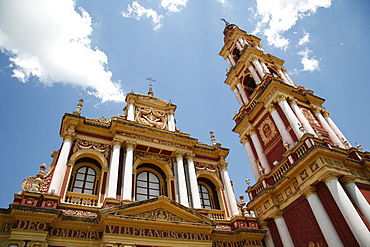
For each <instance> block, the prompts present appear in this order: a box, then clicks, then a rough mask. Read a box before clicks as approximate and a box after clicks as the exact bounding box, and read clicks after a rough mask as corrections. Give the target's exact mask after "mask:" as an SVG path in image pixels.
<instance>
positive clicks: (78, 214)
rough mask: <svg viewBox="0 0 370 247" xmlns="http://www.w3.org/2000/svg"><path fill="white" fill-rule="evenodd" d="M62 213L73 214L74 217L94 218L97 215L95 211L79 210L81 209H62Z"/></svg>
mask: <svg viewBox="0 0 370 247" xmlns="http://www.w3.org/2000/svg"><path fill="white" fill-rule="evenodd" d="M62 213H63V215H67V216H75V217H83V218H92V219H96V218H97V217H98V214H97V213H94V212H89V211H81V210H72V209H63V210H62Z"/></svg>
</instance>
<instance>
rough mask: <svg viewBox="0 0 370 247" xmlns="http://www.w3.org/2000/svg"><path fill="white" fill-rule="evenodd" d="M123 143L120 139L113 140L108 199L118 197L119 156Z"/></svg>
mask: <svg viewBox="0 0 370 247" xmlns="http://www.w3.org/2000/svg"><path fill="white" fill-rule="evenodd" d="M121 143H122V141H120V140H118V139H114V140H113V145H114V146H113V151H112V155H111V157H110V165H109V178H108V189H107V195H106V197H107V198H116V197H117V183H118V175H119V174H118V168H119V156H120V150H121Z"/></svg>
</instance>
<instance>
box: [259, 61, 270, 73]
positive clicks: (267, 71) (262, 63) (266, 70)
mask: <svg viewBox="0 0 370 247" xmlns="http://www.w3.org/2000/svg"><path fill="white" fill-rule="evenodd" d="M261 65H262V68H263V69H264V70H265V72H266V73H269V74H271V72H270V70H269V68H267V66H266V64H265V63H264V62H261Z"/></svg>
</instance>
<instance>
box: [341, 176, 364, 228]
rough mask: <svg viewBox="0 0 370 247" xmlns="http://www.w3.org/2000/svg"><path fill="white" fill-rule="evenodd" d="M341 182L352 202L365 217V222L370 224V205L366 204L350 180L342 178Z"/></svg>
mask: <svg viewBox="0 0 370 247" xmlns="http://www.w3.org/2000/svg"><path fill="white" fill-rule="evenodd" d="M346 178H347V179H346ZM342 181H343V183H344V184H345V186H346V189H347V191H348V192H349V194H350V195H351V197H352V199H353V201H354V202H355V203H356V205H357V207H358V208H359V209H360V211H361V213H362V215H363V216H364V217H365V219H366V221H367V222H368V223H370V205H369V203H368V202H367V200H366V198H365V197H364V195H363V194H362V192H361V191H360V190H359V188H358V187H357V185H356V184H355V182H354V181H353V180H352V179H351V178H348V177H344V179H343V178H342Z"/></svg>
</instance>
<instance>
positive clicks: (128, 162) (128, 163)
mask: <svg viewBox="0 0 370 247" xmlns="http://www.w3.org/2000/svg"><path fill="white" fill-rule="evenodd" d="M126 145H127V147H126V158H125V172H124V176H123V190H122V199H123V200H132V167H133V163H134V146H135V144H134V143H132V142H127V143H126Z"/></svg>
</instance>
